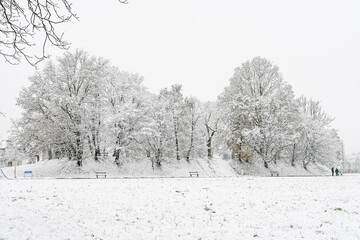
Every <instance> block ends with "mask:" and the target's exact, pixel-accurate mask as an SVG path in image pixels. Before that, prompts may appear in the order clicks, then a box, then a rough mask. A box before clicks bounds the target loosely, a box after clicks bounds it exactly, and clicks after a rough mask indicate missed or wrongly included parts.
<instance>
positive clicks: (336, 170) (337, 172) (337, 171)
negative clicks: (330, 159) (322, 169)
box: [335, 168, 339, 176]
mask: <svg viewBox="0 0 360 240" xmlns="http://www.w3.org/2000/svg"><path fill="white" fill-rule="evenodd" d="M335 173H336V176H339V169H337V168H336V169H335Z"/></svg>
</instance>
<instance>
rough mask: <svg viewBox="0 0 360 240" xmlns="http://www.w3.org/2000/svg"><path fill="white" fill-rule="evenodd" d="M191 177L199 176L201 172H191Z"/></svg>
mask: <svg viewBox="0 0 360 240" xmlns="http://www.w3.org/2000/svg"><path fill="white" fill-rule="evenodd" d="M189 174H190V177H193V176H197V177H199V172H189Z"/></svg>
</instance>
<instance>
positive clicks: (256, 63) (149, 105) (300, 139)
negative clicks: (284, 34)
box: [13, 50, 342, 168]
mask: <svg viewBox="0 0 360 240" xmlns="http://www.w3.org/2000/svg"><path fill="white" fill-rule="evenodd" d="M142 81H143V78H142V77H141V76H139V75H137V74H132V73H127V72H122V71H120V70H119V69H118V68H116V67H114V66H112V65H111V64H110V62H109V61H107V60H104V59H102V58H96V57H90V56H88V54H87V53H86V52H84V51H80V50H79V51H76V52H75V53H69V52H68V53H66V54H64V56H63V57H61V58H59V59H58V60H57V61H56V62H55V63H54V62H49V63H48V64H47V65H46V67H45V68H44V69H43V70H42V71H41V72H37V73H36V74H35V75H34V76H32V77H31V78H30V82H31V85H30V86H29V87H28V88H25V89H23V90H22V92H21V93H20V96H19V98H18V105H20V106H21V107H22V108H23V109H24V112H23V116H22V118H21V119H20V120H19V121H17V122H16V123H15V125H14V129H13V138H14V140H16V141H17V143H18V144H19V145H20V146H21V147H23V148H25V149H27V151H28V152H29V154H30V155H32V156H34V157H35V156H36V155H39V154H40V153H42V152H44V151H46V152H47V153H48V154H47V155H48V157H49V158H53V157H58V158H60V157H68V158H69V159H75V160H76V162H77V164H78V165H79V166H81V165H82V161H83V159H85V158H88V157H92V158H93V159H94V160H95V161H101V159H104V158H111V157H113V159H114V162H115V163H116V164H118V165H122V164H124V163H125V160H126V159H128V158H136V156H141V157H143V156H147V157H148V158H149V159H151V161H152V166H153V167H155V166H160V165H161V163H162V161H163V160H165V159H173V160H181V159H185V160H187V161H190V160H191V159H193V158H195V157H207V158H208V159H211V158H212V156H213V154H214V151H218V152H219V153H220V152H221V153H223V152H227V151H228V152H231V154H232V156H233V157H234V158H236V159H238V160H239V161H241V162H246V161H257V160H261V161H263V163H264V165H265V167H267V166H268V164H269V163H270V162H274V163H277V162H278V161H281V160H284V159H290V162H291V164H293V165H295V163H296V162H300V163H301V164H302V165H303V166H304V168H306V167H307V165H308V164H309V163H310V162H314V161H319V162H322V163H329V164H330V163H331V161H336V160H337V159H339V158H340V154H341V144H342V142H341V140H340V139H339V137H338V136H337V134H336V131H335V130H333V129H332V128H331V126H330V123H331V121H332V118H330V117H329V116H327V115H326V113H325V112H324V111H323V110H322V109H321V107H320V104H319V102H315V101H313V100H310V99H306V98H305V97H301V98H298V99H297V98H295V97H294V94H293V92H292V89H291V86H289V85H288V84H287V83H285V82H284V81H283V79H282V76H281V74H280V73H279V70H278V67H277V66H274V65H273V64H272V63H271V62H269V61H268V60H266V59H264V58H260V57H257V58H254V59H253V60H252V61H248V62H246V63H244V64H243V65H242V67H239V68H237V69H236V70H235V73H234V76H233V77H232V78H231V80H230V86H229V87H227V88H226V89H225V91H224V92H223V93H222V94H221V96H220V97H219V99H218V101H217V102H206V103H202V102H200V101H199V100H197V99H196V98H194V97H185V96H184V95H183V93H182V87H181V85H173V86H171V88H170V89H167V88H164V89H162V90H161V91H160V93H159V94H152V93H150V92H148V91H147V90H146V88H145V87H144V86H143V83H142Z"/></svg>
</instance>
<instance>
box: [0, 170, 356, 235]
mask: <svg viewBox="0 0 360 240" xmlns="http://www.w3.org/2000/svg"><path fill="white" fill-rule="evenodd" d="M359 185H360V175H347V176H342V177H294V178H286V177H272V178H271V177H248V176H246V177H231V178H154V179H150V178H147V179H26V180H23V179H19V180H7V179H0V190H1V194H0V216H1V217H0V239H8V240H13V239H14V240H15V239H16V240H21V239H36V240H39V239H46V240H49V239H104V240H105V239H106V240H107V239H164V240H169V239H344V240H351V239H360V224H359V223H360V215H359V212H360V188H359Z"/></svg>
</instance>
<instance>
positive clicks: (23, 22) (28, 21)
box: [0, 0, 128, 66]
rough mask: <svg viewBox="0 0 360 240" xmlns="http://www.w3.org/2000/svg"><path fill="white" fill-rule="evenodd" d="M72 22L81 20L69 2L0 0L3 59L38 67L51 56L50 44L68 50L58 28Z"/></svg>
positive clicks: (0, 44)
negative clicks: (24, 62)
mask: <svg viewBox="0 0 360 240" xmlns="http://www.w3.org/2000/svg"><path fill="white" fill-rule="evenodd" d="M119 2H120V3H123V4H127V3H128V1H127V0H119ZM72 19H77V20H78V17H77V15H76V14H75V13H74V12H73V11H72V4H71V3H70V2H69V0H26V1H24V0H0V56H2V57H3V59H4V60H5V61H6V62H8V63H10V64H18V63H20V62H21V59H23V58H25V60H26V61H27V62H28V63H29V64H30V65H32V66H36V64H37V63H39V62H41V61H43V60H44V59H46V58H48V57H49V56H48V55H47V54H46V47H47V46H48V45H49V44H50V45H53V46H55V47H58V48H60V49H63V50H67V49H69V45H70V43H69V42H67V41H66V40H64V39H63V33H59V32H58V31H57V26H58V25H59V24H64V23H67V22H69V21H71V20H72ZM37 36H41V37H42V49H41V51H40V53H36V52H37V51H38V50H37V49H36V45H37V44H36V40H35V37H37Z"/></svg>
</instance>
